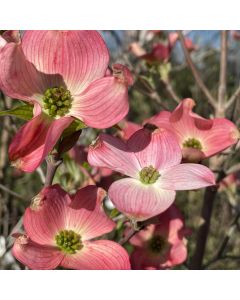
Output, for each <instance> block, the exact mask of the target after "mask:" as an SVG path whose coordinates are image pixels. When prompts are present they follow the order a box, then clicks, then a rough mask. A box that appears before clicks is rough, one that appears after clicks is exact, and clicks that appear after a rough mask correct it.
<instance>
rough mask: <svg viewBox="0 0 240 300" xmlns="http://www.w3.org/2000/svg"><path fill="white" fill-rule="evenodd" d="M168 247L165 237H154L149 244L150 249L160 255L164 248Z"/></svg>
mask: <svg viewBox="0 0 240 300" xmlns="http://www.w3.org/2000/svg"><path fill="white" fill-rule="evenodd" d="M165 245H166V241H165V239H164V237H162V236H160V235H156V236H154V237H153V238H152V239H151V240H150V243H149V247H150V249H151V251H152V252H155V253H159V252H161V251H162V250H163V248H164V247H165Z"/></svg>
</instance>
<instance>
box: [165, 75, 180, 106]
mask: <svg viewBox="0 0 240 300" xmlns="http://www.w3.org/2000/svg"><path fill="white" fill-rule="evenodd" d="M162 81H163V83H164V85H165V88H166V90H167V92H168V94H169V95H170V97H172V98H173V100H174V101H175V102H176V103H177V104H179V103H180V102H181V99H180V98H179V97H178V95H177V94H176V92H175V91H174V89H173V87H172V85H171V83H170V82H169V81H168V80H162Z"/></svg>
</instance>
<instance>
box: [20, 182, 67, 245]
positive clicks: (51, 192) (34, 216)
mask: <svg viewBox="0 0 240 300" xmlns="http://www.w3.org/2000/svg"><path fill="white" fill-rule="evenodd" d="M70 203H71V199H70V197H69V196H68V194H67V193H66V192H65V191H64V190H62V189H61V187H60V186H59V185H53V186H50V187H48V188H45V189H43V190H42V191H41V192H40V194H39V195H37V196H36V197H35V198H34V200H33V202H32V204H31V206H30V207H29V208H27V209H26V211H25V214H24V218H23V224H24V228H25V230H26V232H27V235H28V236H30V237H31V239H32V240H33V241H34V242H36V243H38V244H40V245H52V246H54V245H55V236H56V235H57V234H58V232H59V231H61V230H63V229H65V226H66V220H67V206H68V205H70Z"/></svg>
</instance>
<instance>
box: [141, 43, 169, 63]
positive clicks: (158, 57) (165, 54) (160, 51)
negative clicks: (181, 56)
mask: <svg viewBox="0 0 240 300" xmlns="http://www.w3.org/2000/svg"><path fill="white" fill-rule="evenodd" d="M170 54H171V49H170V48H169V46H168V45H164V44H162V43H158V44H156V45H154V46H153V48H152V51H151V52H149V53H146V54H144V55H142V56H141V57H140V58H142V59H144V60H146V61H147V62H148V63H160V62H164V61H168V60H169V58H170Z"/></svg>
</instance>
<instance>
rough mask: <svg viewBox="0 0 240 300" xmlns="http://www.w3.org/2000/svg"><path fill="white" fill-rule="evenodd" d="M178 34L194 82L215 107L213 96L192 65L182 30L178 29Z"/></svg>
mask: <svg viewBox="0 0 240 300" xmlns="http://www.w3.org/2000/svg"><path fill="white" fill-rule="evenodd" d="M178 35H179V39H180V42H181V45H182V49H183V52H184V55H185V58H186V61H187V64H188V66H189V68H190V69H191V71H192V74H193V76H194V78H195V80H196V83H197V84H198V86H199V88H200V89H201V90H202V92H203V93H204V95H205V96H206V98H207V100H208V102H209V104H210V105H211V106H212V107H213V108H216V101H215V99H214V98H213V96H212V95H211V93H210V91H209V90H208V88H207V87H206V85H205V84H204V82H203V81H202V78H201V76H200V74H199V72H198V70H197V69H196V67H195V65H194V63H193V61H192V58H191V56H190V54H189V52H188V49H187V47H186V45H185V41H184V37H183V34H182V32H181V31H180V30H179V31H178Z"/></svg>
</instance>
